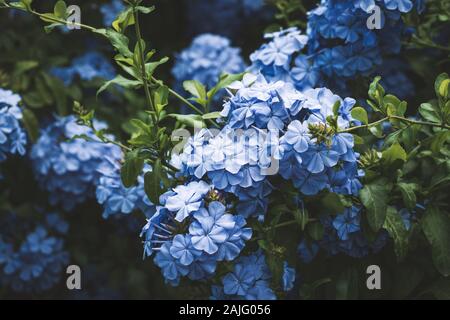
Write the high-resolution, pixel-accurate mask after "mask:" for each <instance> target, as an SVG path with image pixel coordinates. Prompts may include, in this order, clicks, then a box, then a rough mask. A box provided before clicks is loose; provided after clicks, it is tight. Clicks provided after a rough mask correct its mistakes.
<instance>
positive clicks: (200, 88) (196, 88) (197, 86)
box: [183, 80, 206, 101]
mask: <svg viewBox="0 0 450 320" xmlns="http://www.w3.org/2000/svg"><path fill="white" fill-rule="evenodd" d="M183 88H184V90H186V91H187V92H189V93H190V94H191V95H192V96H194V97H196V98H199V99H202V100H205V101H206V88H205V86H204V85H203V84H201V83H200V82H199V81H197V80H187V81H184V82H183Z"/></svg>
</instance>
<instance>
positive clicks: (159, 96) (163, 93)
mask: <svg viewBox="0 0 450 320" xmlns="http://www.w3.org/2000/svg"><path fill="white" fill-rule="evenodd" d="M153 100H154V102H155V107H156V110H157V111H158V112H161V111H162V110H163V109H164V108H165V107H166V106H167V105H168V104H169V88H168V87H167V86H160V87H159V88H158V89H156V90H155V91H154V93H153Z"/></svg>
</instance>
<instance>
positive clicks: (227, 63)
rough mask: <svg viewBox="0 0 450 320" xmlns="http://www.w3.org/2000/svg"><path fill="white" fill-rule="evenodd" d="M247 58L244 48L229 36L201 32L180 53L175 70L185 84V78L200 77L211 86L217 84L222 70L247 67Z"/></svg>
mask: <svg viewBox="0 0 450 320" xmlns="http://www.w3.org/2000/svg"><path fill="white" fill-rule="evenodd" d="M244 69H245V64H244V60H243V59H242V57H241V56H240V49H239V48H234V47H231V46H230V40H228V39H227V38H224V37H221V36H218V35H213V34H202V35H199V36H197V37H196V38H195V39H194V40H193V41H192V44H191V45H190V47H189V48H187V49H185V50H183V51H182V52H181V53H180V54H178V55H177V57H176V63H175V66H174V68H173V69H172V74H173V76H174V77H175V79H176V81H177V82H178V86H179V87H181V85H182V83H183V81H185V80H197V81H199V82H201V83H202V84H204V85H206V86H207V87H213V86H214V85H215V84H216V83H217V81H218V80H219V77H220V75H221V74H222V73H231V74H233V73H240V72H242V71H244Z"/></svg>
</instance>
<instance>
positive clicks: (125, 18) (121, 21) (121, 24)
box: [112, 7, 135, 33]
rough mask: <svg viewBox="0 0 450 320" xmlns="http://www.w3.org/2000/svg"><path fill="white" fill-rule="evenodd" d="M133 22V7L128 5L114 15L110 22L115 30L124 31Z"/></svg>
mask: <svg viewBox="0 0 450 320" xmlns="http://www.w3.org/2000/svg"><path fill="white" fill-rule="evenodd" d="M134 23H135V21H134V15H133V8H132V7H129V8H127V9H126V10H125V11H122V12H121V13H120V14H119V16H118V17H116V19H115V20H114V21H113V23H112V27H113V28H114V30H116V31H117V32H120V33H124V32H125V29H126V28H127V27H129V26H132V25H133V24H134Z"/></svg>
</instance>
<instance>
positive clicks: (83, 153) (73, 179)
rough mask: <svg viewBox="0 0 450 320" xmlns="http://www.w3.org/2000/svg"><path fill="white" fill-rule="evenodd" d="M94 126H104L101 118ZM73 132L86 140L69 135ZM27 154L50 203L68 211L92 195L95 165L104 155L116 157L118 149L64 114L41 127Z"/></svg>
mask: <svg viewBox="0 0 450 320" xmlns="http://www.w3.org/2000/svg"><path fill="white" fill-rule="evenodd" d="M95 126H96V128H97V129H101V128H104V127H105V125H104V124H103V123H101V122H95ZM76 136H85V137H88V138H89V139H90V140H89V141H87V140H85V139H72V138H73V137H76ZM30 156H31V161H32V164H33V170H34V173H35V176H36V179H37V181H38V182H39V184H40V185H41V187H42V189H44V190H46V191H48V193H49V200H50V203H51V204H61V205H62V206H63V208H64V209H65V210H67V211H70V210H72V209H73V208H74V207H75V206H76V205H77V204H80V203H83V202H84V201H85V200H87V199H88V198H90V197H91V196H93V195H94V191H95V186H96V185H97V183H98V181H99V177H100V173H99V171H98V169H99V168H104V166H103V164H104V162H105V161H108V160H107V159H116V161H119V159H121V157H122V152H121V150H120V148H119V147H117V146H116V145H113V144H104V143H102V142H101V141H100V140H99V139H98V138H97V137H96V136H95V134H94V133H93V132H92V130H91V129H90V128H88V127H85V126H80V125H78V124H77V122H76V119H75V117H74V116H68V117H65V118H56V120H55V121H54V122H53V123H51V124H50V125H48V126H47V127H46V128H45V129H43V130H42V132H41V136H40V137H39V139H38V141H37V142H36V143H35V144H34V145H33V148H32V150H31V155H30Z"/></svg>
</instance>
